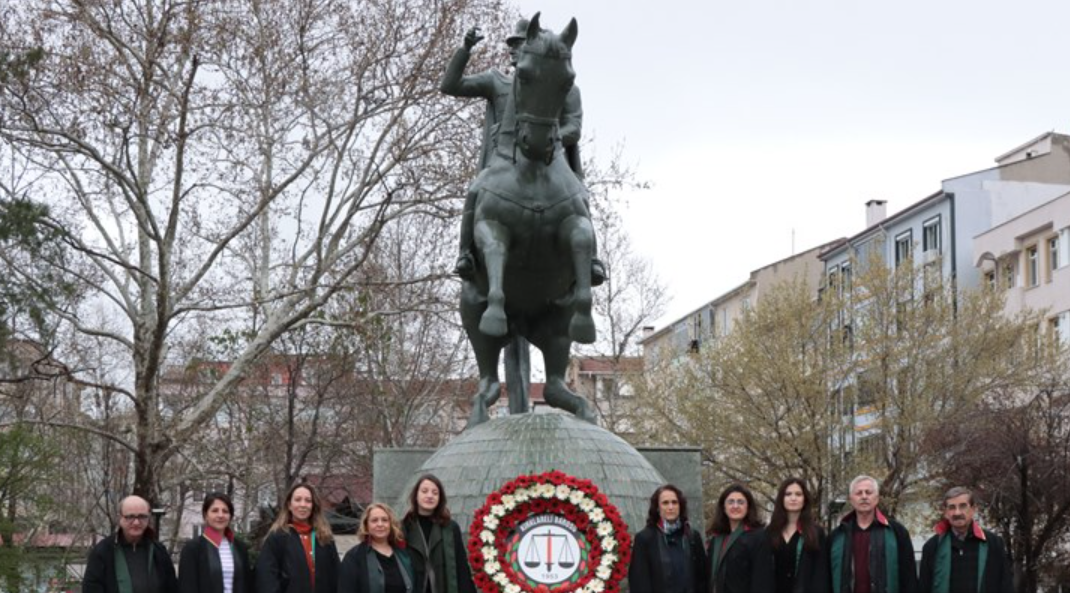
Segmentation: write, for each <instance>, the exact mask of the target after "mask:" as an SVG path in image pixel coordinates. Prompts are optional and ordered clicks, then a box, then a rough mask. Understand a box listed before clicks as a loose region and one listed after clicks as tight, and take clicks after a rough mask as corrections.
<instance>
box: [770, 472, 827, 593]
mask: <svg viewBox="0 0 1070 593" xmlns="http://www.w3.org/2000/svg"><path fill="white" fill-rule="evenodd" d="M811 507H812V505H811V502H810V491H809V490H807V488H806V481H805V480H803V479H802V478H788V479H786V480H784V481H783V482H781V483H780V487H779V488H777V493H776V502H775V503H774V505H773V516H772V517H771V518H770V519H769V527H768V528H766V534H767V535H768V537H769V544H770V545H771V546H772V548H773V565H774V574H775V577H774V581H775V583H776V593H826V592H827V591H828V590H829V579H828V555H827V550H826V547H825V532H824V531H823V530H822V529H821V526H819V525H818V524H817V523H816V522H815V521H814V518H813V513H812V512H811Z"/></svg>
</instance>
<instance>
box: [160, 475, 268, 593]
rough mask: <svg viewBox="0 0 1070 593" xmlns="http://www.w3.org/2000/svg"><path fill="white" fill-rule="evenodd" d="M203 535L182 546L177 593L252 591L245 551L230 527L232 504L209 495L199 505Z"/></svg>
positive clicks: (250, 567) (222, 496)
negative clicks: (202, 519) (202, 521)
mask: <svg viewBox="0 0 1070 593" xmlns="http://www.w3.org/2000/svg"><path fill="white" fill-rule="evenodd" d="M201 515H202V516H203V517H204V532H203V533H202V534H201V537H198V538H195V539H191V540H189V541H188V542H186V545H185V546H182V556H181V558H180V559H179V562H178V591H179V593H248V592H250V591H252V590H253V565H252V564H250V563H249V549H248V548H247V547H246V546H245V544H244V543H242V542H241V541H240V540H237V539H234V530H232V529H231V528H230V525H231V521H233V519H234V503H233V502H231V500H230V497H229V496H227V495H226V494H223V493H222V492H210V493H208V495H207V496H205V497H204V504H202V505H201Z"/></svg>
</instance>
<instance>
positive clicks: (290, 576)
mask: <svg viewBox="0 0 1070 593" xmlns="http://www.w3.org/2000/svg"><path fill="white" fill-rule="evenodd" d="M338 564H339V561H338V549H337V548H335V546H334V535H333V534H332V533H331V526H330V525H329V524H328V523H327V519H326V518H325V517H324V515H323V505H322V504H321V503H320V499H319V496H318V495H317V494H316V491H315V490H314V489H313V488H312V486H311V485H309V484H297V485H295V486H294V487H292V488H290V492H289V493H288V494H287V495H286V505H285V506H284V507H283V508H282V509H280V510H279V515H278V517H276V518H275V522H274V523H272V524H271V529H270V530H269V531H268V536H267V538H266V539H265V540H264V547H263V548H262V549H261V550H260V558H259V559H258V560H257V562H256V590H257V593H335V592H336V590H337V589H338Z"/></svg>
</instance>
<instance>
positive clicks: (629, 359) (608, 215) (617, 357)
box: [574, 143, 670, 433]
mask: <svg viewBox="0 0 1070 593" xmlns="http://www.w3.org/2000/svg"><path fill="white" fill-rule="evenodd" d="M588 146H590V143H588ZM584 173H585V183H586V184H587V187H588V190H589V192H590V202H591V217H592V220H593V222H594V225H595V230H596V232H597V235H598V252H599V258H600V259H601V260H602V262H603V264H604V266H605V269H606V273H607V278H606V281H605V283H604V284H603V285H602V286H600V287H598V288H597V289H596V290H595V291H594V292H593V293H592V294H593V297H594V304H593V313H594V315H595V318H596V323H597V326H598V336H599V339H598V341H597V342H595V343H594V344H591V345H577V347H576V355H575V356H574V358H576V359H578V360H579V361H580V364H581V365H586V366H596V367H598V368H599V369H600V371H599V374H601V375H604V377H602V378H600V379H596V382H595V384H594V385H593V386H591V392H587V393H584V395H585V396H586V397H588V399H591V400H592V401H591V403H592V404H593V405H594V407H595V410H596V411H597V414H598V416H599V418H600V420H601V421H602V423H603V425H604V426H605V427H606V429H608V430H610V431H613V432H621V433H627V432H630V431H631V429H632V423H631V421H630V413H629V410H630V406H628V400H629V398H630V397H631V394H632V390H633V386H634V384H635V383H636V382H637V381H641V380H642V379H641V374H642V365H641V359H640V358H639V356H638V355H639V352H638V350H639V348H638V341H639V338H640V337H642V330H643V327H645V326H647V325H649V324H651V323H653V321H654V320H655V319H657V318H658V317H660V316H661V315H662V314H663V313H664V312H665V307H666V306H667V305H668V303H669V300H670V298H669V293H668V290H667V289H666V287H665V285H664V283H662V281H661V279H660V278H658V276H657V273H656V272H655V270H654V267H653V264H652V263H651V262H650V260H648V259H646V258H645V257H643V256H642V255H641V254H639V253H636V251H635V249H634V247H633V246H632V240H631V235H630V234H629V232H628V229H627V228H626V226H625V221H624V213H625V211H626V210H627V202H625V201H624V200H625V199H626V198H625V197H624V194H626V193H627V192H629V191H636V190H642V189H645V188H646V187H647V184H646V183H645V182H643V181H641V180H639V179H637V177H636V173H635V171H634V170H633V169H632V168H631V167H629V166H628V165H627V164H626V163H625V161H624V156H623V148H622V147H621V146H618V147H616V148H615V149H614V151H613V152H612V154H611V155H610V157H609V160H608V162H602V161H601V160H600V159H598V158H597V155H596V154H594V153H593V151H591V152H590V156H589V158H588V159H587V160H586V161H585V163H584ZM577 387H578V388H579V386H577Z"/></svg>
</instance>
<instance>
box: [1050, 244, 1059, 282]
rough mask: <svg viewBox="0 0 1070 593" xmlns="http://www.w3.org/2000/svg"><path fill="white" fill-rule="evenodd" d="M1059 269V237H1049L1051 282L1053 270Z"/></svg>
mask: <svg viewBox="0 0 1070 593" xmlns="http://www.w3.org/2000/svg"><path fill="white" fill-rule="evenodd" d="M1057 269H1059V237H1058V236H1055V237H1052V238H1051V239H1048V282H1051V280H1052V277H1051V272H1054V271H1055V270H1057Z"/></svg>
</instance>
